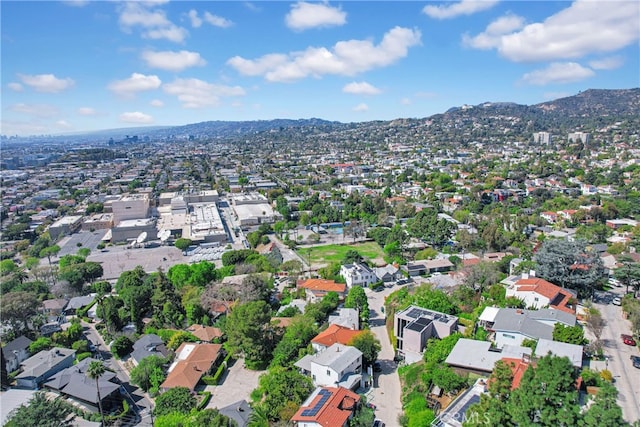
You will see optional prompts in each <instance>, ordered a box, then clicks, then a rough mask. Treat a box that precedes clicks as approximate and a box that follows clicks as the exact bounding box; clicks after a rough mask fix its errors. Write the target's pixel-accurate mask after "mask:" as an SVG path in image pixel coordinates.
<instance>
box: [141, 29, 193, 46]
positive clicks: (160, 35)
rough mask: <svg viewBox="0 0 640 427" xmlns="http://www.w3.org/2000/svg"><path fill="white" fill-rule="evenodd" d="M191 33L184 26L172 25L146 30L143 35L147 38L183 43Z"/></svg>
mask: <svg viewBox="0 0 640 427" xmlns="http://www.w3.org/2000/svg"><path fill="white" fill-rule="evenodd" d="M188 34H189V33H188V32H187V30H185V29H184V28H182V27H177V26H175V25H170V26H168V27H164V28H155V29H152V30H148V31H145V32H144V33H143V34H142V37H144V38H145V39H152V40H159V39H166V40H169V41H172V42H175V43H182V42H183V41H184V39H185V38H186V37H187V35H188Z"/></svg>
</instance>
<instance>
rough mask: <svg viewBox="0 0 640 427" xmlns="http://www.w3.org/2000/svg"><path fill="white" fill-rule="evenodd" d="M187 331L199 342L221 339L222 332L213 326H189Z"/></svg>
mask: <svg viewBox="0 0 640 427" xmlns="http://www.w3.org/2000/svg"><path fill="white" fill-rule="evenodd" d="M187 331H189V332H191V333H192V334H193V335H195V336H196V338H198V339H199V340H200V341H213V339H215V338H220V337H222V331H221V330H220V329H219V328H214V327H213V326H204V325H191V326H189V327H188V328H187Z"/></svg>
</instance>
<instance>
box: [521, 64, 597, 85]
mask: <svg viewBox="0 0 640 427" xmlns="http://www.w3.org/2000/svg"><path fill="white" fill-rule="evenodd" d="M594 75H595V73H594V72H593V70H592V69H590V68H586V67H583V66H582V65H580V64H578V63H576V62H554V63H552V64H549V66H548V67H546V68H543V69H540V70H534V71H532V72H530V73H527V74H525V75H524V76H522V81H523V82H525V83H528V84H532V85H538V86H544V85H547V84H550V83H573V82H578V81H580V80H584V79H587V78H589V77H592V76H594Z"/></svg>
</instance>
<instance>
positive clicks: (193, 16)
mask: <svg viewBox="0 0 640 427" xmlns="http://www.w3.org/2000/svg"><path fill="white" fill-rule="evenodd" d="M188 15H189V19H190V20H191V26H192V27H193V28H200V26H201V25H202V19H200V17H199V16H198V11H197V10H195V9H191V10H190V11H189V13H188Z"/></svg>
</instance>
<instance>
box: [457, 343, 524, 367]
mask: <svg viewBox="0 0 640 427" xmlns="http://www.w3.org/2000/svg"><path fill="white" fill-rule="evenodd" d="M523 354H528V355H531V349H530V348H527V347H521V346H515V345H505V346H504V347H503V348H502V351H500V350H499V349H491V343H490V342H489V341H477V340H470V339H467V338H460V339H459V340H458V342H457V343H456V345H455V346H454V347H453V349H452V350H451V353H449V356H448V357H447V359H446V360H445V363H446V364H447V365H452V366H457V367H460V368H467V369H474V370H479V371H485V372H492V371H493V367H494V365H495V364H496V362H497V361H498V360H500V359H502V358H503V357H511V358H521V357H522V355H523Z"/></svg>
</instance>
